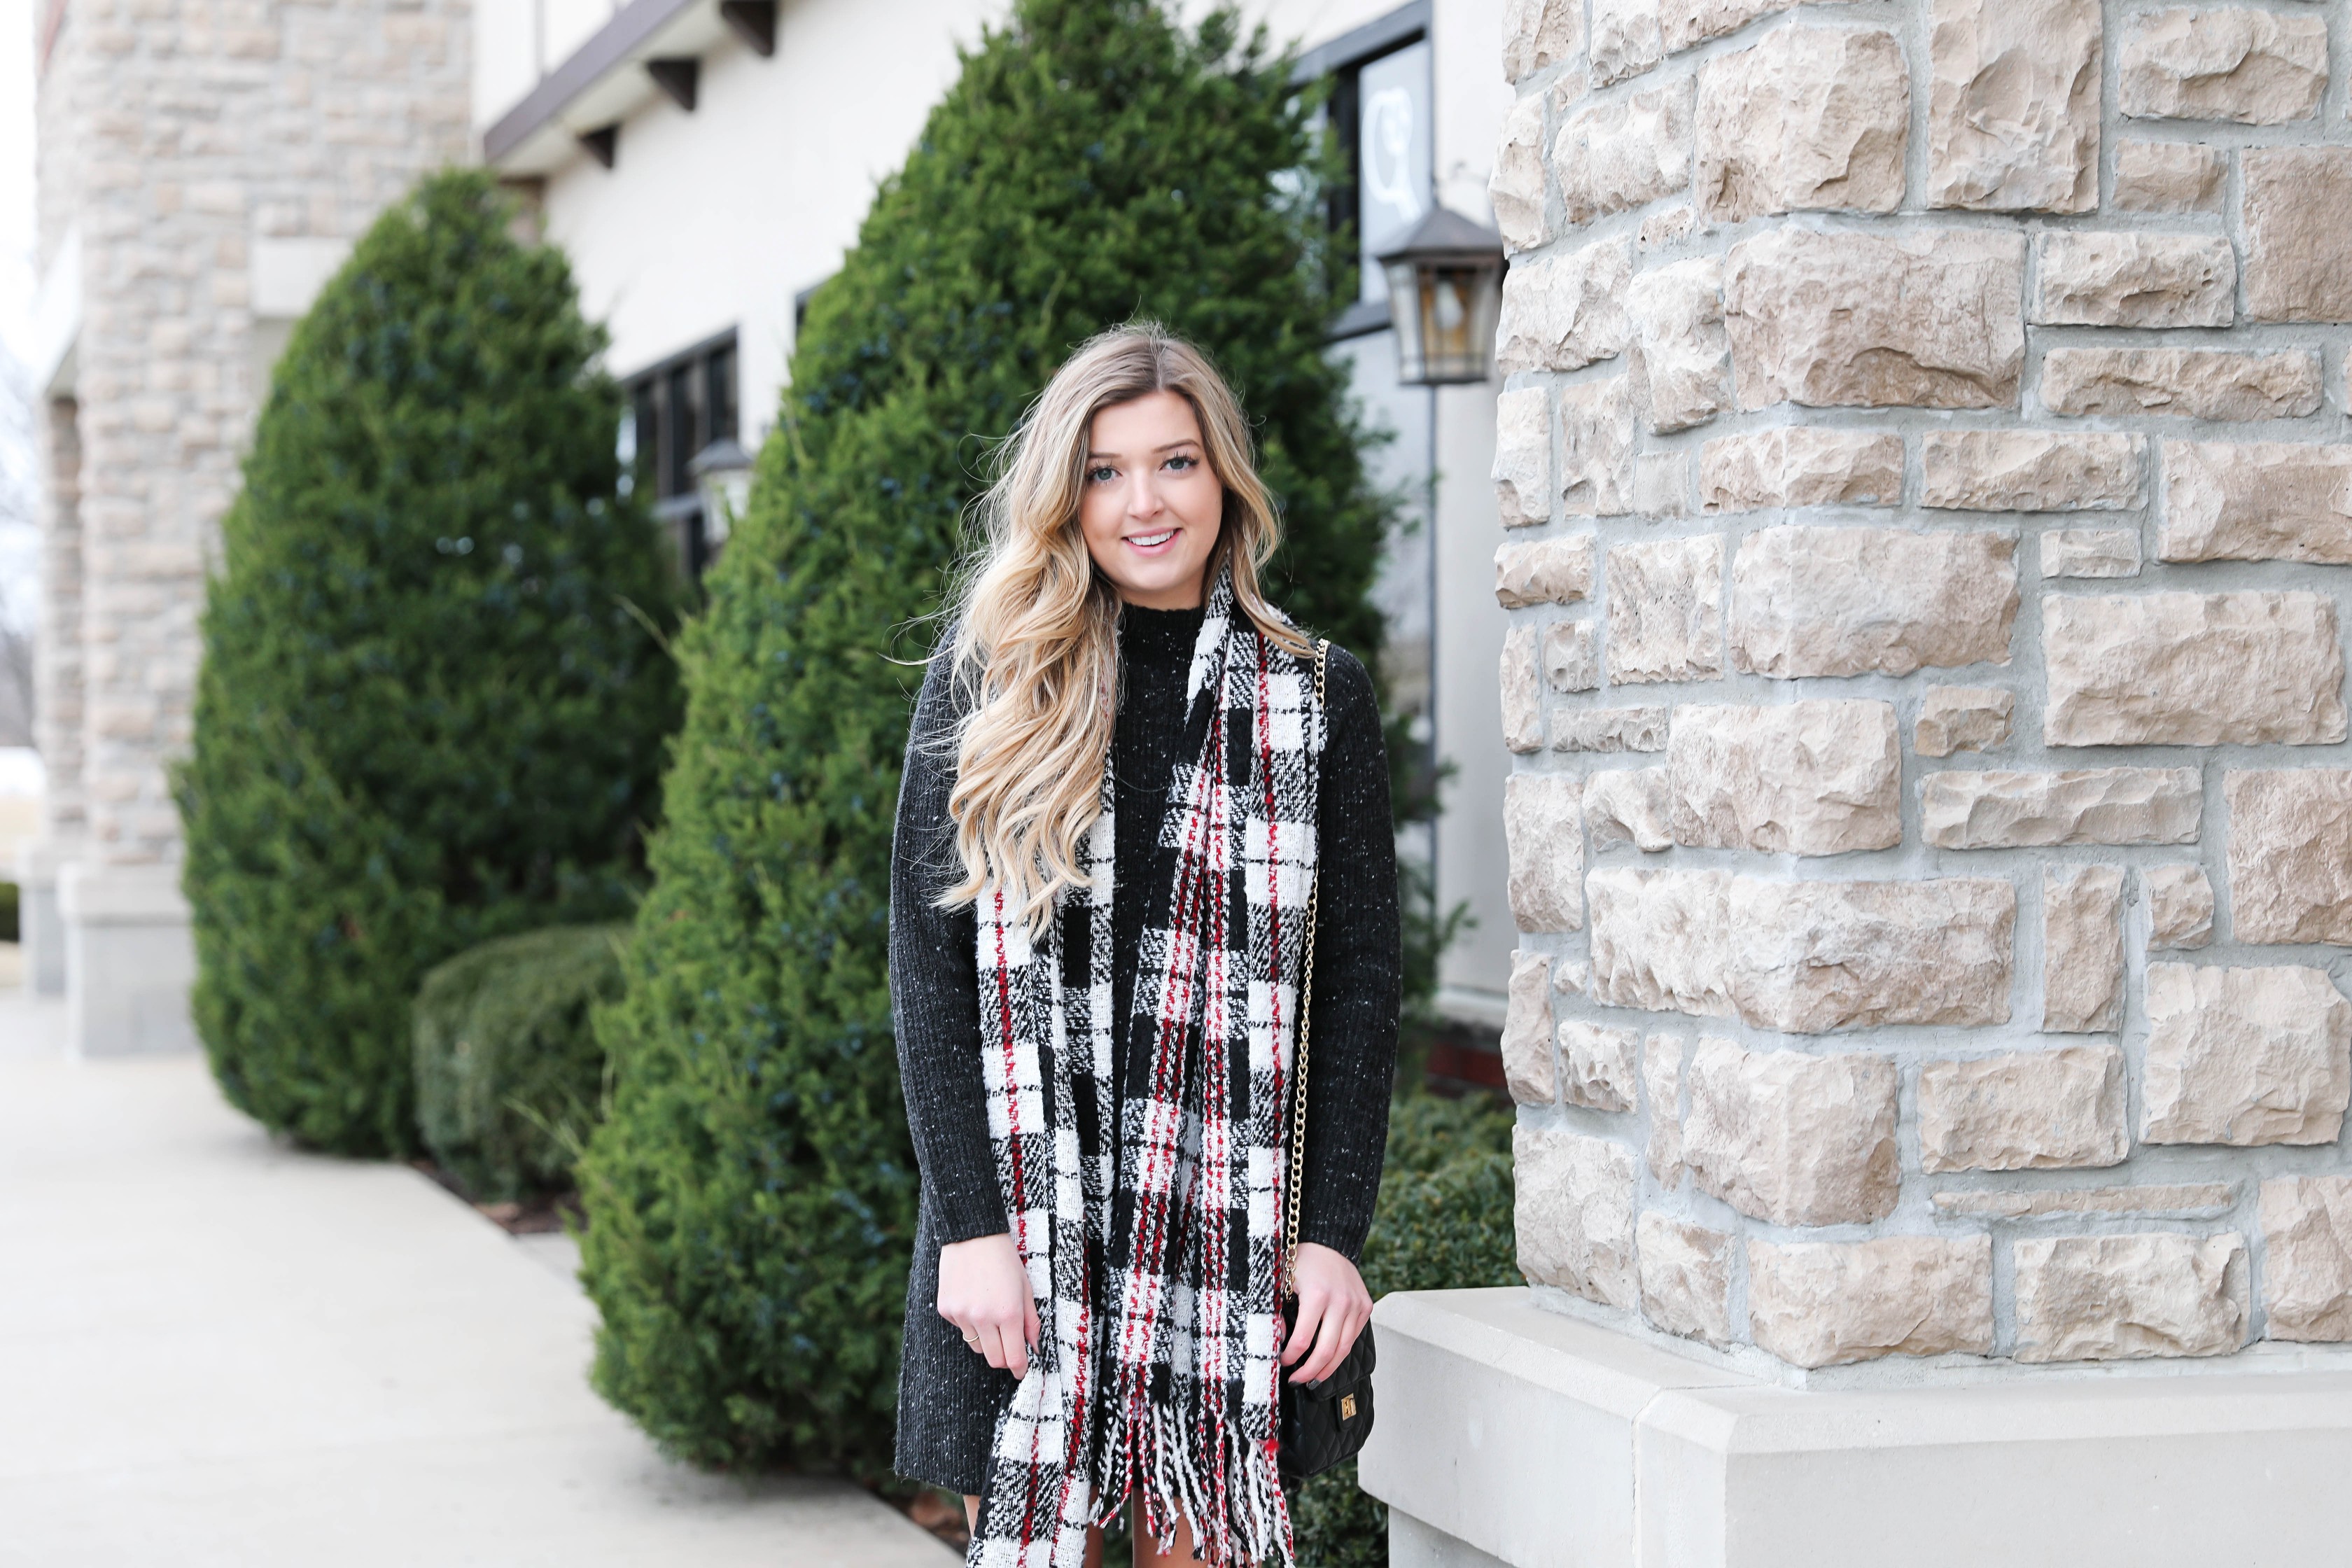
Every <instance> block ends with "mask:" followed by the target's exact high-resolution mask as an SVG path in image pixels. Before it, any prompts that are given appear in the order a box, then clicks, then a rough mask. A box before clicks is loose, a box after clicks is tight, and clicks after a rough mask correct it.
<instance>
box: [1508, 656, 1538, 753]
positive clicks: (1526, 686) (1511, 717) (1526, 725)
mask: <svg viewBox="0 0 2352 1568" xmlns="http://www.w3.org/2000/svg"><path fill="white" fill-rule="evenodd" d="M1500 674H1501V689H1502V693H1503V744H1505V745H1506V746H1508V747H1509V748H1510V749H1511V750H1512V751H1514V752H1521V753H1525V752H1539V751H1541V750H1543V704H1542V694H1541V692H1540V691H1539V690H1538V687H1537V684H1536V628H1535V627H1533V626H1513V627H1512V628H1511V629H1510V630H1509V631H1507V632H1506V633H1505V634H1503V658H1502V669H1501V672H1500Z"/></svg>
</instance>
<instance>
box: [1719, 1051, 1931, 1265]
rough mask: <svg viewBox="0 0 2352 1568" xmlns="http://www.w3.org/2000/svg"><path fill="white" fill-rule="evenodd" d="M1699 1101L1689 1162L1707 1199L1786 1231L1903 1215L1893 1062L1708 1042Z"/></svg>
mask: <svg viewBox="0 0 2352 1568" xmlns="http://www.w3.org/2000/svg"><path fill="white" fill-rule="evenodd" d="M1690 1097H1691V1108H1690V1115H1689V1117H1688V1118H1687V1119H1686V1120H1685V1121H1684V1123H1683V1158H1684V1159H1685V1161H1687V1162H1688V1163H1689V1164H1690V1169H1691V1174H1692V1176H1693V1177H1694V1178H1695V1179H1696V1181H1697V1183H1698V1184H1699V1186H1700V1188H1701V1189H1702V1190H1704V1191H1706V1192H1707V1193H1710V1194H1714V1195H1715V1196H1716V1197H1718V1198H1721V1199H1722V1200H1723V1201H1724V1202H1725V1203H1727V1204H1729V1205H1731V1206H1732V1207H1733V1208H1735V1209H1738V1211H1739V1212H1740V1213H1741V1214H1744V1215H1748V1216H1749V1217H1750V1218H1752V1219H1760V1220H1767V1221H1769V1222H1770V1223H1772V1224H1774V1225H1846V1224H1854V1223H1859V1222H1863V1221H1868V1220H1874V1219H1884V1218H1885V1217H1886V1215H1889V1214H1891V1213H1893V1212H1894V1209H1895V1190H1896V1186H1897V1184H1898V1182H1899V1180H1900V1173H1899V1171H1898V1168H1897V1160H1896V1155H1895V1063H1894V1061H1893V1060H1892V1059H1891V1058H1886V1057H1882V1056H1862V1055H1837V1056H1820V1057H1817V1056H1811V1055H1808V1054H1807V1053H1805V1052H1803V1051H1750V1050H1747V1049H1744V1048H1742V1047H1740V1046H1738V1045H1737V1044H1735V1043H1734V1042H1732V1041H1730V1040H1719V1039H1702V1040H1700V1041H1699V1043H1698V1050H1697V1052H1696V1055H1695V1056H1693V1057H1692V1058H1691V1066H1690Z"/></svg>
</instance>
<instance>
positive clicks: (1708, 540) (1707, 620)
mask: <svg viewBox="0 0 2352 1568" xmlns="http://www.w3.org/2000/svg"><path fill="white" fill-rule="evenodd" d="M1722 673H1723V541H1722V540H1721V539H1720V538H1719V537H1717V535H1715V534H1712V533H1703V534H1696V535H1694V536H1692V537H1690V538H1687V539H1662V540H1657V541H1654V542H1649V543H1643V544H1619V545H1613V546H1612V547H1611V549H1610V551H1609V679H1610V681H1611V683H1612V684H1614V685H1630V684H1633V683H1637V682H1643V681H1655V680H1710V679H1714V678H1715V677H1717V676H1719V675H1721V674H1722Z"/></svg>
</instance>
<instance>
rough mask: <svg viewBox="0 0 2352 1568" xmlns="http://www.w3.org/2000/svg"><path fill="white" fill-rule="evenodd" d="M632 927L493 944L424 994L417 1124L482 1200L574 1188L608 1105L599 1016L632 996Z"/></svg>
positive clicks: (447, 970) (453, 962) (431, 982)
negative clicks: (627, 988)
mask: <svg viewBox="0 0 2352 1568" xmlns="http://www.w3.org/2000/svg"><path fill="white" fill-rule="evenodd" d="M627 937H628V927H626V926H624V925H589V926H556V927H554V928H552V929H551V930H548V931H528V932H526V933H524V934H523V935H521V936H509V937H502V938H500V939H499V941H497V942H484V943H483V944H482V945H481V946H479V947H477V948H472V949H469V950H468V951H467V952H461V953H459V954H458V955H457V957H455V958H453V959H450V960H449V961H448V962H447V963H443V964H440V965H438V966H436V968H434V969H432V970H431V971H429V972H427V973H426V974H425V984H423V985H421V986H419V987H418V988H417V992H416V1010H415V1011H416V1120H417V1124H418V1127H419V1129H420V1130H421V1131H423V1133H424V1135H425V1148H426V1149H427V1150H429V1151H431V1152H432V1155H433V1158H434V1159H435V1160H436V1162H438V1163H439V1164H440V1166H441V1168H442V1169H443V1170H445V1171H447V1172H448V1173H450V1174H452V1175H454V1176H456V1177H457V1180H458V1181H459V1182H460V1183H462V1184H464V1185H465V1187H466V1189H467V1192H468V1193H470V1194H472V1195H473V1196H474V1197H475V1198H476V1199H477V1200H478V1201H483V1202H490V1201H497V1200H503V1199H519V1198H530V1197H540V1196H544V1195H546V1194H551V1193H561V1192H565V1191H568V1190H569V1189H570V1188H571V1186H572V1163H573V1162H574V1161H576V1160H577V1159H578V1158H579V1154H580V1151H581V1149H582V1148H583V1147H584V1146H585V1144H586V1143H587V1141H588V1135H589V1133H590V1132H592V1131H594V1129H595V1126H596V1121H597V1118H598V1112H599V1110H600V1109H601V1107H602V1105H603V1101H604V1047H601V1046H599V1045H598V1044H597V1043H596V1034H595V1030H594V1028H593V1026H592V1025H591V1022H590V1011H591V1009H592V1008H593V1007H594V1005H596V1004H597V1003H599V1002H607V1001H610V1000H612V999H613V998H614V997H615V996H617V995H619V994H620V991H621V949H622V943H623V942H625V941H626V940H627Z"/></svg>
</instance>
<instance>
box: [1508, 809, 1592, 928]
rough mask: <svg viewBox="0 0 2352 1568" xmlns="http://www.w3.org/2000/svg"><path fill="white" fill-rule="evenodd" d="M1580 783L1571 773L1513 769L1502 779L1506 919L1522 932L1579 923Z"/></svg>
mask: <svg viewBox="0 0 2352 1568" xmlns="http://www.w3.org/2000/svg"><path fill="white" fill-rule="evenodd" d="M1582 786H1583V781H1582V780H1580V779H1579V778H1578V777H1577V776H1576V775H1575V774H1573V773H1513V774H1511V776H1510V777H1508V778H1507V779H1505V780H1504V781H1503V840H1504V848H1505V851H1506V853H1507V856H1508V858H1509V861H1510V868H1511V869H1510V882H1509V892H1510V900H1511V918H1512V919H1513V920H1514V921H1517V923H1518V927H1519V929H1520V930H1521V931H1575V930H1577V929H1579V928H1580V927H1581V926H1582V925H1583V924H1584V890H1583V887H1582V881H1583V877H1584V823H1583V820H1582V813H1581V812H1580V811H1579V810H1578V803H1579V802H1580V799H1581V798H1582V796H1583V787H1582Z"/></svg>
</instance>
